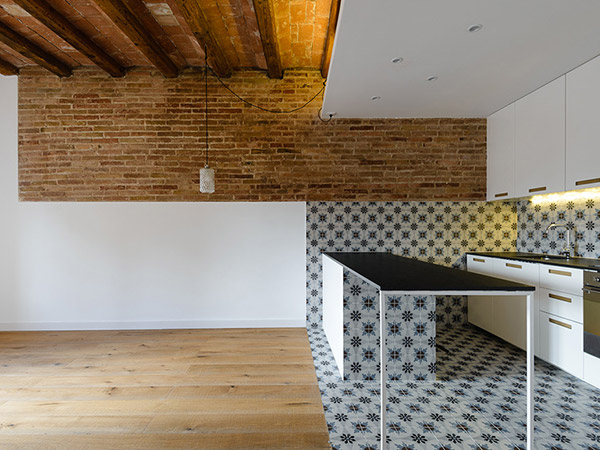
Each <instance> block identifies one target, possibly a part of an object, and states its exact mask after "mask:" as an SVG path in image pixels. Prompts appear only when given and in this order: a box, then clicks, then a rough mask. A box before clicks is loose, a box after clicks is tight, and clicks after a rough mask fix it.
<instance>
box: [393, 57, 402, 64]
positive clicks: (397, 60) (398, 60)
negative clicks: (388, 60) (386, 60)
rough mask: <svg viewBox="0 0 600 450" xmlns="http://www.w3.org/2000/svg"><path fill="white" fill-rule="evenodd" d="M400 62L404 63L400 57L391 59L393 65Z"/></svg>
mask: <svg viewBox="0 0 600 450" xmlns="http://www.w3.org/2000/svg"><path fill="white" fill-rule="evenodd" d="M402 61H404V59H403V58H400V57H398V58H394V59H392V62H393V63H394V64H400V63H401V62H402Z"/></svg>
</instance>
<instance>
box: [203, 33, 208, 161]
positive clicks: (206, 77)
mask: <svg viewBox="0 0 600 450" xmlns="http://www.w3.org/2000/svg"><path fill="white" fill-rule="evenodd" d="M204 67H205V68H208V49H207V48H206V45H204ZM204 122H205V124H204V125H205V126H204V130H205V135H206V167H208V70H206V69H205V70H204Z"/></svg>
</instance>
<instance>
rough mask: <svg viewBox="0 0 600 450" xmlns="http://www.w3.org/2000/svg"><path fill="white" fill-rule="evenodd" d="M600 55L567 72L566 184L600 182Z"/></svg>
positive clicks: (576, 185) (578, 185) (583, 185)
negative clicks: (599, 133) (599, 130)
mask: <svg viewBox="0 0 600 450" xmlns="http://www.w3.org/2000/svg"><path fill="white" fill-rule="evenodd" d="M598 129H600V57H598V58H596V59H593V60H592V61H590V62H588V63H587V64H584V65H583V66H580V67H578V68H577V69H575V70H573V71H572V72H569V73H568V74H567V149H566V151H567V158H566V164H567V167H566V187H567V190H569V189H582V188H586V187H593V186H600V142H599V141H598Z"/></svg>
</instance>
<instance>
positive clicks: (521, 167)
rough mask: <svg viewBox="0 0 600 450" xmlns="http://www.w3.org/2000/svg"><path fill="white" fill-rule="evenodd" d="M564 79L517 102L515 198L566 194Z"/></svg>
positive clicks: (561, 78) (555, 81)
mask: <svg viewBox="0 0 600 450" xmlns="http://www.w3.org/2000/svg"><path fill="white" fill-rule="evenodd" d="M564 164H565V77H564V76H563V77H560V78H558V79H557V80H554V81H553V82H551V83H549V84H547V85H545V86H544V87H542V88H540V89H538V90H537V91H535V92H532V93H531V94H529V95H527V96H525V97H523V98H522V99H520V100H518V101H517V102H515V197H525V196H530V195H534V194H546V193H549V192H559V191H564V190H565V165H564Z"/></svg>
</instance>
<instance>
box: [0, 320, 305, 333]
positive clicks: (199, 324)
mask: <svg viewBox="0 0 600 450" xmlns="http://www.w3.org/2000/svg"><path fill="white" fill-rule="evenodd" d="M305 327H306V320H305V319H300V320H289V319H282V320H164V321H125V322H123V321H115V322H20V323H3V322H0V331H73V330H168V329H188V328H199V329H202V328H305Z"/></svg>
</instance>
